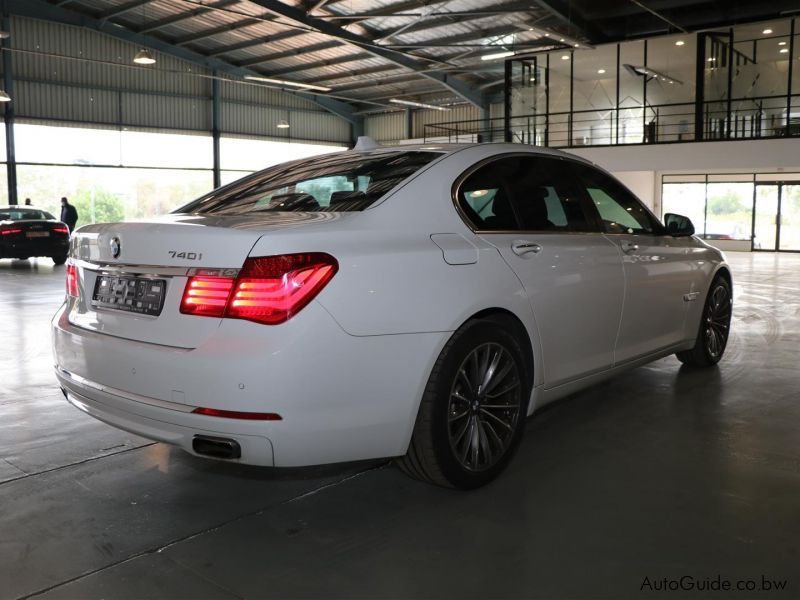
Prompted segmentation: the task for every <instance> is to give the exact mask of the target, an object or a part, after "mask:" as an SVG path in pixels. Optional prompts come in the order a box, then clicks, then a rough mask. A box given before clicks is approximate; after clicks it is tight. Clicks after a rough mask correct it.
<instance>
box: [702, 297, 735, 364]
mask: <svg viewBox="0 0 800 600" xmlns="http://www.w3.org/2000/svg"><path fill="white" fill-rule="evenodd" d="M730 323H731V299H730V292H729V291H728V287H727V286H725V285H721V284H720V285H717V286H716V287H715V288H714V290H713V291H712V292H711V296H710V298H709V301H708V305H707V306H706V314H705V338H706V339H705V341H706V350H707V351H708V354H709V356H710V357H711V358H714V359H716V358H719V356H720V355H721V354H722V352H723V351H724V350H725V345H726V344H727V342H728V334H729V333H730Z"/></svg>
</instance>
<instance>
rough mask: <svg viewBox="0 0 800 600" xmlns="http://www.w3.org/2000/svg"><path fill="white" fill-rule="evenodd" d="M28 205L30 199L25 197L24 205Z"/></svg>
mask: <svg viewBox="0 0 800 600" xmlns="http://www.w3.org/2000/svg"><path fill="white" fill-rule="evenodd" d="M30 205H31V199H30V198H25V206H30Z"/></svg>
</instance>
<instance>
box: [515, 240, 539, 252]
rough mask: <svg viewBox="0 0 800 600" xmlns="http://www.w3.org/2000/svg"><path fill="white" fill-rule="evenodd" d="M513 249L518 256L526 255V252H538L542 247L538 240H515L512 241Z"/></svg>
mask: <svg viewBox="0 0 800 600" xmlns="http://www.w3.org/2000/svg"><path fill="white" fill-rule="evenodd" d="M511 251H512V252H513V253H514V254H516V255H517V256H525V255H526V254H538V253H539V252H541V251H542V247H541V246H540V245H539V244H537V243H536V242H529V241H527V240H514V241H513V242H511Z"/></svg>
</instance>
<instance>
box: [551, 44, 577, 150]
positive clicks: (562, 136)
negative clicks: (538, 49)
mask: <svg viewBox="0 0 800 600" xmlns="http://www.w3.org/2000/svg"><path fill="white" fill-rule="evenodd" d="M571 62H572V52H570V51H569V50H562V51H558V52H551V53H550V72H549V84H550V85H549V87H548V89H549V95H550V119H549V126H548V138H549V143H550V145H551V146H567V145H569V144H570V139H569V88H570V64H571Z"/></svg>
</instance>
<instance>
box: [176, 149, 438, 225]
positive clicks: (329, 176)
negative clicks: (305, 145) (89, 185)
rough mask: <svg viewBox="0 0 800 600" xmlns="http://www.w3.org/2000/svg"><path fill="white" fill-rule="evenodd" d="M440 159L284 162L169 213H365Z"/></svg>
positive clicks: (428, 155) (383, 156)
mask: <svg viewBox="0 0 800 600" xmlns="http://www.w3.org/2000/svg"><path fill="white" fill-rule="evenodd" d="M439 156H441V154H440V153H438V152H409V151H398V152H382V153H379V154H354V153H352V152H348V153H346V154H331V155H327V156H318V157H314V158H309V159H304V160H301V161H295V162H291V163H284V164H282V165H278V166H275V167H272V168H269V169H266V170H264V171H261V172H259V173H256V174H254V175H251V176H249V177H246V178H244V179H241V180H239V181H236V182H234V183H232V184H230V185H227V186H225V187H223V188H220V189H218V190H214V191H213V192H211V193H210V194H207V195H205V196H203V197H202V198H199V199H198V200H195V201H194V202H190V203H189V204H187V205H185V206H182V207H181V208H179V209H177V210H176V211H174V212H176V213H191V214H203V213H207V214H217V215H240V214H246V213H251V212H346V211H358V210H364V209H365V208H367V207H368V206H369V205H370V204H372V203H373V202H375V201H376V200H378V199H379V198H380V197H381V196H383V195H384V194H386V192H388V191H389V190H391V189H392V188H393V187H395V186H396V185H397V184H398V183H400V182H401V181H403V180H404V179H406V178H407V177H409V176H410V175H412V174H414V173H416V172H417V171H418V170H419V169H421V168H422V167H424V166H425V165H427V164H428V163H430V162H431V161H432V160H434V159H435V158H438V157H439Z"/></svg>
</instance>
